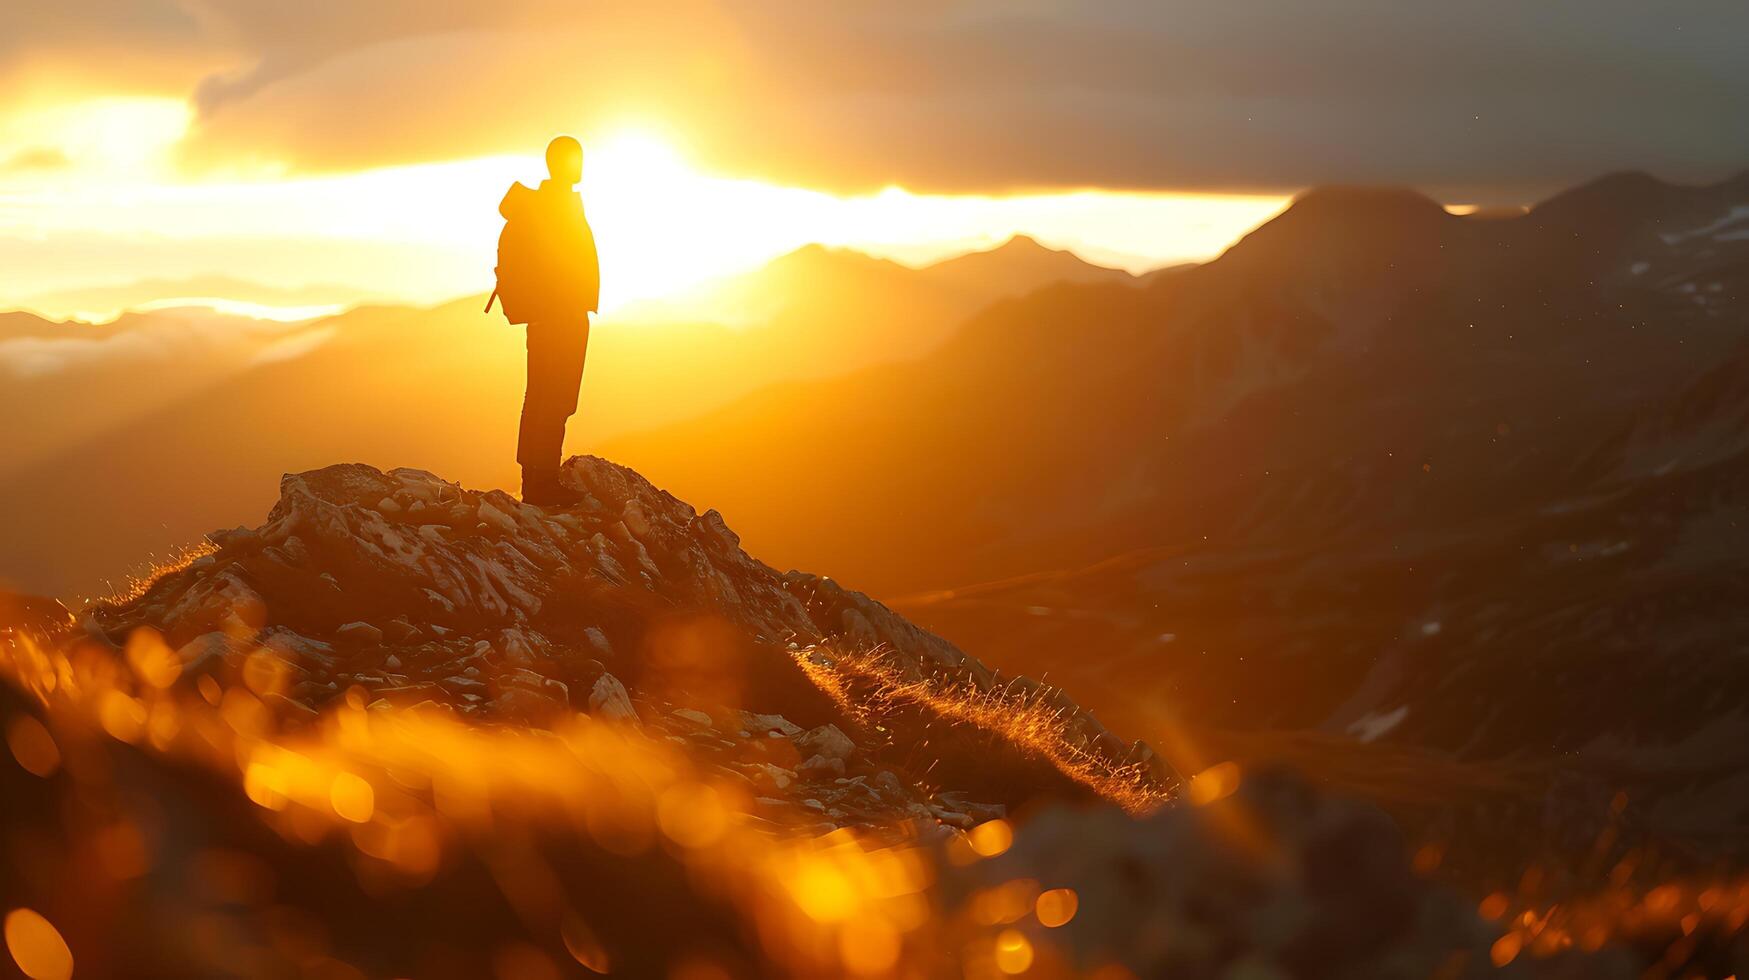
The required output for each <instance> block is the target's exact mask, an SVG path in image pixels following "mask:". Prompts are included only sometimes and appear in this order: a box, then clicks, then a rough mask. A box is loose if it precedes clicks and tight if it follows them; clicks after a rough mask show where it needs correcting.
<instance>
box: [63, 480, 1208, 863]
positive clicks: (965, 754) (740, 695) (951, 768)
mask: <svg viewBox="0 0 1749 980" xmlns="http://www.w3.org/2000/svg"><path fill="white" fill-rule="evenodd" d="M564 479H565V481H566V482H567V483H569V484H570V485H572V486H574V487H576V488H577V489H579V490H581V491H583V493H584V494H585V499H584V501H583V503H582V504H580V505H579V506H577V507H574V508H567V509H563V510H560V509H554V510H544V509H542V508H538V507H534V506H529V505H525V504H523V503H521V502H519V501H518V500H516V499H515V498H514V497H512V496H510V495H508V494H506V493H504V492H502V491H497V490H491V491H486V492H475V491H471V490H466V489H463V488H462V487H460V486H457V485H456V484H453V483H449V482H446V481H444V480H442V479H440V478H438V477H437V476H434V475H432V474H431V473H428V472H424V471H422V470H413V469H396V470H391V471H389V472H386V473H385V472H382V471H379V470H376V469H374V468H372V467H369V466H364V465H360V464H342V465H335V466H329V467H326V468H324V469H320V470H315V471H311V472H307V473H300V474H295V475H287V476H286V477H284V478H283V480H282V481H281V485H280V499H279V501H278V503H277V504H276V505H275V506H274V508H273V510H272V512H271V513H270V514H269V515H268V519H267V521H266V523H264V524H262V525H261V526H260V527H257V528H252V529H251V528H236V529H234V530H229V531H220V532H214V533H212V534H211V535H209V536H208V537H209V541H210V549H201V551H200V552H197V554H198V557H195V558H194V559H193V560H192V561H189V562H187V563H186V564H185V565H183V566H182V567H180V568H177V569H174V570H171V571H168V572H166V573H163V574H161V575H160V576H159V577H158V578H156V579H155V580H154V581H152V582H150V583H149V584H148V585H146V586H145V587H144V588H143V590H142V591H140V592H139V594H137V595H136V596H134V597H132V598H130V599H127V600H125V601H120V602H116V603H111V604H107V605H100V606H97V607H94V608H93V609H91V610H89V611H88V612H87V613H86V614H85V615H84V618H83V624H84V626H85V629H86V631H87V632H89V633H93V634H96V635H99V636H101V637H103V638H106V639H107V640H109V641H110V642H112V643H114V644H116V645H117V646H118V647H122V646H126V645H127V644H129V643H130V642H131V643H135V644H139V643H142V642H157V639H158V638H161V640H162V642H163V645H164V647H165V648H166V649H169V650H173V651H175V653H176V658H175V659H176V662H177V663H178V665H179V673H178V679H177V680H176V683H177V684H185V685H192V686H194V687H196V688H198V689H201V690H211V691H218V690H220V687H221V685H224V684H230V683H232V682H236V681H245V682H248V683H249V686H250V687H251V688H252V689H254V690H256V691H258V692H262V693H261V700H262V701H263V702H264V703H265V704H266V705H268V706H269V707H271V708H272V709H273V713H274V715H275V716H276V719H277V723H278V724H280V725H282V726H296V725H298V724H302V723H306V722H309V721H312V720H314V719H315V718H317V717H318V716H319V715H320V714H321V713H323V711H324V709H325V708H328V707H331V706H335V705H337V704H339V703H346V702H351V703H353V704H357V705H363V706H368V707H371V708H379V707H381V708H387V707H396V708H405V709H409V710H413V711H429V712H441V713H445V714H450V715H454V716H457V717H461V718H466V719H470V720H473V721H476V722H478V723H481V724H489V725H490V724H502V725H517V726H536V727H539V726H544V725H548V724H550V723H552V722H554V721H556V720H559V719H562V718H565V717H569V716H571V715H573V714H574V713H579V712H581V713H588V714H590V715H593V716H596V717H598V718H607V719H612V720H617V721H621V722H624V723H626V724H628V725H634V726H637V727H638V728H641V729H642V730H644V731H645V732H646V733H647V734H650V735H653V736H656V737H659V738H666V739H669V740H672V741H673V742H675V743H677V744H679V745H680V746H681V747H682V748H684V749H685V750H686V751H687V752H688V754H689V755H691V756H693V757H694V758H695V759H697V760H699V761H700V762H701V764H703V765H704V766H706V767H707V768H708V769H710V770H711V771H714V772H716V773H717V774H718V775H719V776H721V777H723V778H728V779H733V780H737V781H745V782H746V783H747V784H749V791H750V793H751V795H752V796H753V797H754V798H755V803H756V805H757V806H756V811H757V817H756V819H761V820H768V821H769V822H770V823H771V824H772V825H773V826H775V827H793V828H799V829H808V830H812V831H821V830H827V829H831V828H833V827H839V826H859V827H864V828H872V827H895V826H904V827H909V828H915V827H918V826H922V827H925V828H927V827H933V826H939V825H947V826H950V827H959V828H968V827H971V826H973V825H975V824H976V823H979V822H982V821H983V820H987V819H990V818H993V817H995V816H999V815H1002V814H1003V813H1005V812H1006V811H1007V810H1008V809H1010V808H1014V807H1018V806H1025V805H1027V804H1029V803H1033V802H1035V801H1042V800H1044V799H1071V800H1072V799H1087V800H1095V799H1100V798H1105V799H1109V800H1112V801H1114V802H1117V803H1119V804H1120V805H1123V806H1125V807H1126V808H1128V809H1130V810H1132V811H1135V812H1139V811H1142V810H1145V809H1148V808H1150V807H1151V805H1152V804H1154V803H1158V802H1160V801H1163V800H1164V799H1166V798H1167V797H1168V796H1169V795H1170V792H1171V789H1172V787H1173V785H1174V783H1175V782H1176V777H1175V776H1174V774H1173V773H1171V772H1170V770H1169V769H1168V768H1167V767H1166V766H1165V765H1164V764H1163V763H1162V762H1161V761H1160V760H1158V759H1157V758H1156V757H1155V756H1154V754H1153V752H1152V751H1151V750H1150V749H1149V748H1148V747H1147V746H1146V745H1145V744H1143V743H1140V742H1136V743H1125V742H1123V741H1121V740H1119V739H1118V738H1116V737H1115V736H1113V735H1112V734H1111V733H1109V732H1107V731H1106V730H1105V729H1104V727H1103V726H1101V725H1100V723H1099V722H1098V721H1097V720H1096V719H1095V718H1094V717H1093V716H1092V714H1091V713H1090V712H1087V711H1084V710H1082V709H1080V708H1079V707H1077V706H1076V705H1075V703H1074V702H1073V701H1072V700H1070V699H1069V698H1068V697H1067V696H1065V695H1064V694H1063V693H1062V692H1061V691H1059V690H1055V689H1052V688H1049V687H1047V686H1044V685H1042V684H1039V683H1038V682H1035V681H1033V680H1031V679H1030V678H1025V677H1013V678H1006V679H1005V678H1002V677H1000V676H999V675H998V674H997V673H996V672H993V671H991V670H990V669H988V668H987V667H985V666H984V665H983V664H982V663H980V662H978V661H977V660H976V659H974V658H972V657H970V656H967V655H966V654H965V653H964V652H962V651H960V650H959V649H957V648H956V647H954V646H953V645H952V644H951V643H949V642H947V641H945V640H943V639H942V638H940V637H938V636H935V635H933V634H931V633H928V632H926V631H924V630H922V629H919V628H918V627H916V626H914V625H912V624H911V623H909V622H907V621H906V620H904V619H903V618H901V617H899V616H897V615H895V614H894V613H892V612H891V611H890V610H888V609H887V608H886V607H884V606H882V605H881V604H880V603H878V602H875V601H874V600H871V599H870V598H868V597H867V596H865V595H862V594H861V593H858V592H853V591H849V590H847V589H844V588H842V587H840V586H839V585H837V584H836V583H834V582H833V581H831V580H830V579H827V578H822V577H820V576H816V575H810V574H806V573H803V572H795V571H791V572H787V573H779V572H777V571H775V570H774V569H772V568H770V567H768V566H766V565H764V564H762V563H761V562H759V561H757V560H755V559H754V558H752V557H750V556H749V555H748V554H747V553H746V552H745V551H743V550H742V548H741V546H740V540H739V538H738V537H737V536H736V535H735V533H734V532H733V531H731V530H730V529H729V527H728V526H727V525H726V524H725V523H724V521H723V518H722V516H721V515H720V514H718V513H717V512H716V511H714V510H709V511H706V512H704V513H703V514H700V513H698V512H697V511H695V510H694V509H693V508H692V507H691V506H689V505H688V504H686V503H685V502H683V501H681V500H678V499H676V498H675V497H673V496H672V495H670V494H668V493H666V492H664V491H662V490H660V489H658V488H656V487H654V486H652V485H651V484H650V483H649V481H647V480H645V479H644V478H643V477H641V476H639V475H638V474H637V473H635V472H633V471H632V470H630V469H627V468H625V467H623V466H618V465H615V464H613V463H610V462H608V461H605V460H602V459H598V458H595V457H589V456H582V457H575V458H573V459H571V460H570V461H569V462H568V463H567V464H566V466H565V469H564ZM141 637H147V638H150V639H149V640H145V641H143V640H141ZM209 677H210V678H212V679H211V680H208V679H207V678H209ZM263 678H266V679H265V680H263ZM202 685H205V687H202Z"/></svg>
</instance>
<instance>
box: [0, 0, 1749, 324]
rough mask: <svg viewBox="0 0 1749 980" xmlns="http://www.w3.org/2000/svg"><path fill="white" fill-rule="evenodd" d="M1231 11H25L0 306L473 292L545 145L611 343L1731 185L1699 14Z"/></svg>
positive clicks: (220, 6) (194, 5) (8, 48)
mask: <svg viewBox="0 0 1749 980" xmlns="http://www.w3.org/2000/svg"><path fill="white" fill-rule="evenodd" d="M1255 6H1258V7H1260V8H1261V10H1252V11H1242V10H1239V9H1238V8H1237V7H1234V8H1232V9H1222V8H1202V7H1198V6H1194V5H1188V4H1169V5H1165V6H1158V5H1148V4H1140V3H1134V4H1132V3H1124V4H1116V5H1111V6H1107V7H1105V8H1104V9H1102V11H1101V12H1100V13H1099V15H1097V16H1088V15H1087V14H1086V12H1085V11H1080V10H1076V9H1074V8H1073V7H1072V6H1069V5H1062V4H1057V3H1049V2H1035V3H1027V4H1021V5H1015V4H996V3H983V2H965V3H958V4H955V5H953V6H952V8H951V9H950V10H949V11H948V12H946V13H944V14H943V15H942V16H940V17H938V18H932V19H922V20H920V19H918V18H916V17H914V16H913V15H912V12H910V11H904V10H900V11H848V10H816V11H811V12H809V13H807V14H806V15H805V16H798V15H796V14H795V13H794V12H786V13H785V14H784V16H781V17H780V16H776V15H775V12H774V11H771V10H767V9H764V8H761V7H758V6H755V5H744V4H717V3H702V2H670V3H662V4H654V5H640V6H638V7H637V8H635V9H633V8H625V9H617V8H616V9H610V10H593V9H592V10H590V11H588V12H587V14H584V13H583V12H580V11H576V10H572V9H570V8H569V7H568V6H566V5H563V4H556V3H549V2H545V0H517V2H513V3H508V4H500V5H494V6H493V7H492V8H491V9H490V10H485V9H481V8H474V7H468V6H465V5H464V6H459V7H453V8H450V7H445V8H439V9H432V8H430V7H429V5H425V4H408V3H389V4H373V5H371V6H370V7H369V8H368V9H358V8H353V7H350V6H348V5H339V4H335V5H318V6H316V7H314V8H310V9H300V10H298V11H297V12H296V14H295V19H294V20H287V19H286V18H287V17H288V16H291V15H290V14H288V13H286V12H284V11H282V10H280V9H279V8H278V7H277V6H275V5H272V4H266V3H250V2H238V3H211V2H204V0H203V2H194V0H189V2H175V0H157V2H152V3H145V4H141V3H110V2H106V0H82V2H78V3H69V4H59V5H55V6H54V7H52V8H51V7H43V6H33V5H28V4H27V5H18V6H15V7H14V8H12V9H8V10H7V11H5V12H3V13H0V36H4V37H5V38H7V40H5V41H0V96H3V97H4V100H3V102H0V105H4V106H5V108H4V109H0V307H6V308H16V307H22V308H32V309H37V310H40V311H41V312H44V313H47V314H49V315H52V316H71V315H75V314H85V315H87V316H92V317H96V318H102V317H104V316H107V315H112V314H113V313H114V312H116V311H117V310H118V309H119V308H120V307H119V306H117V305H116V304H115V299H114V294H115V292H116V287H120V286H124V285H128V284H131V283H136V282H139V281H141V280H171V281H178V280H188V279H195V278H200V277H212V276H216V275H223V276H227V277H232V278H235V279H240V280H245V281H248V282H252V283H258V284H260V285H261V286H263V287H267V288H268V289H274V290H281V291H293V292H298V293H300V294H301V299H300V300H299V301H296V302H289V301H288V302H287V303H285V304H280V305H290V306H294V307H301V306H305V305H323V304H326V305H335V304H338V303H342V302H346V301H348V298H349V297H357V296H361V295H362V296H369V297H374V298H381V299H386V300H392V301H402V302H433V301H437V300H441V299H446V298H450V297H455V296H461V295H466V294H469V293H473V292H484V291H485V290H486V289H488V288H489V286H490V276H491V264H492V261H491V250H492V246H493V242H494V239H495V235H496V227H497V216H496V214H495V211H494V206H495V204H496V200H497V197H498V195H499V194H501V193H502V191H503V188H504V187H505V186H506V185H507V184H508V183H509V182H510V181H512V180H524V181H531V182H532V181H534V180H537V179H538V178H539V177H540V169H539V166H538V163H537V154H538V152H539V149H540V147H541V146H542V145H544V143H545V141H546V139H547V138H548V137H550V136H551V135H552V134H553V133H554V132H556V131H569V132H573V133H575V134H576V135H578V136H580V137H581V138H582V139H583V141H584V143H585V145H586V147H587V148H588V150H589V160H588V163H587V165H586V176H585V184H584V190H585V193H586V199H587V201H588V205H589V209H590V216H591V219H592V221H593V223H594V224H595V226H596V228H597V231H598V233H599V234H600V235H601V237H602V239H603V241H604V242H606V243H608V245H609V246H610V247H608V248H606V249H604V261H605V263H606V268H605V270H604V272H605V275H604V280H605V287H604V299H603V302H604V305H605V308H607V309H612V308H614V307H618V306H623V305H624V304H626V303H629V302H635V301H637V300H643V299H652V298H661V297H666V296H672V295H674V294H675V293H677V292H680V291H684V290H685V289H687V288H689V287H691V286H694V285H697V284H698V283H700V282H702V281H705V280H708V279H710V278H713V277H719V276H724V275H732V274H736V273H740V272H745V271H748V270H750V269H752V268H754V267H756V266H758V265H759V264H761V263H762V262H765V261H767V260H769V259H771V258H773V257H775V256H777V255H780V254H782V253H784V252H786V251H789V250H791V249H794V248H796V247H799V246H802V245H805V244H808V243H816V242H817V243H822V244H827V245H838V246H849V247H853V248H857V249H859V250H862V251H865V252H868V253H870V254H873V255H877V256H883V257H891V258H894V259H898V260H900V261H905V262H910V263H921V262H927V261H930V260H933V259H939V258H943V257H946V256H949V255H952V254H956V253H960V252H964V251H968V250H974V249H979V248H987V247H990V246H992V245H995V244H997V243H999V242H1001V241H1003V240H1005V239H1006V238H1008V237H1009V236H1011V235H1014V234H1017V233H1018V234H1027V235H1030V236H1032V237H1035V238H1038V239H1039V240H1040V241H1042V242H1044V243H1046V244H1048V245H1051V246H1053V247H1059V248H1067V249H1070V250H1073V251H1074V252H1076V253H1077V254H1079V255H1081V256H1082V257H1083V258H1085V259H1088V260H1089V261H1092V262H1096V263H1099V264H1105V265H1112V266H1117V267H1121V268H1125V269H1127V270H1129V271H1131V272H1140V271H1145V270H1146V269H1150V268H1154V267H1158V266H1163V265H1169V264H1174V263H1178V262H1183V261H1194V260H1201V259H1206V258H1209V257H1212V256H1213V255H1214V254H1216V253H1218V252H1219V251H1220V250H1221V249H1223V248H1225V247H1226V246H1227V245H1229V244H1231V242H1232V241H1233V240H1235V239H1236V238H1237V237H1238V236H1240V235H1241V234H1243V233H1244V232H1246V231H1248V230H1249V229H1251V228H1253V227H1255V226H1256V225H1258V224H1260V223H1261V222H1262V221H1263V220H1265V219H1267V218H1268V217H1269V216H1270V215H1272V214H1274V213H1276V212H1278V211H1279V210H1280V208H1281V207H1282V206H1283V204H1285V202H1286V200H1287V198H1288V197H1289V196H1290V195H1291V194H1293V193H1295V192H1297V191H1299V190H1301V189H1304V188H1305V187H1308V186H1311V185H1315V184H1321V183H1330V182H1338V183H1381V182H1386V183H1403V184H1408V185H1411V186H1415V187H1417V188H1420V189H1422V190H1424V191H1426V192H1428V193H1430V194H1431V195H1433V196H1434V197H1436V198H1437V199H1439V200H1441V201H1443V202H1446V203H1448V204H1458V205H1474V204H1480V205H1502V204H1505V205H1523V204H1528V203H1531V202H1532V201H1534V200H1535V199H1537V198H1538V197H1540V196H1543V195H1546V194H1548V193H1551V192H1553V191H1555V190H1557V189H1559V188H1561V187H1565V186H1570V185H1572V184H1575V183H1578V182H1580V181H1582V180H1585V179H1588V178H1590V177H1594V176H1596V175H1598V174H1601V173H1604V172H1607V171H1611V170H1617V169H1646V170H1650V171H1653V172H1656V173H1658V174H1659V175H1660V176H1663V177H1666V178H1669V179H1673V180H1678V181H1702V182H1704V181H1710V180H1716V179H1719V178H1722V177H1724V176H1728V175H1729V174H1731V173H1733V172H1735V171H1737V170H1740V169H1743V168H1744V167H1745V166H1749V136H1745V135H1744V131H1743V128H1742V127H1741V126H1733V125H1731V123H1730V121H1731V120H1733V119H1739V118H1741V116H1742V112H1741V109H1742V106H1741V103H1740V98H1739V96H1738V94H1737V93H1739V92H1740V91H1741V90H1742V89H1743V85H1742V84H1741V83H1742V82H1743V81H1745V79H1744V77H1743V76H1744V72H1745V69H1744V68H1743V62H1742V59H1740V58H1738V57H1736V55H1735V45H1733V44H1732V43H1730V42H1731V39H1732V38H1734V37H1741V36H1742V32H1743V29H1744V28H1745V27H1749V24H1745V19H1746V18H1749V15H1746V14H1745V13H1744V12H1743V11H1742V10H1741V9H1740V8H1739V7H1736V6H1733V5H1730V4H1725V3H1695V4H1685V5H1684V6H1683V9H1682V11H1681V12H1680V15H1679V16H1663V15H1662V13H1661V12H1652V11H1647V10H1645V9H1643V8H1642V7H1641V6H1640V5H1635V4H1631V3H1626V2H1615V0H1610V2H1606V3H1592V4H1587V5H1585V12H1586V17H1585V18H1584V20H1583V22H1582V23H1580V22H1577V21H1576V20H1575V18H1573V17H1571V16H1568V14H1570V13H1571V12H1572V11H1571V10H1568V9H1567V8H1570V7H1572V6H1573V5H1571V4H1555V5H1551V6H1550V7H1549V8H1548V9H1540V8H1538V9H1531V8H1526V7H1524V6H1523V5H1520V4H1512V3H1504V2H1490V3H1488V4H1486V5H1484V7H1483V8H1481V9H1465V10H1462V11H1457V10H1438V9H1415V8H1408V7H1404V6H1403V5H1398V4H1382V3H1377V2H1372V0H1346V2H1344V3H1343V4H1340V5H1339V6H1338V7H1337V8H1334V9H1322V10H1319V11H1317V12H1311V11H1307V10H1303V9H1301V8H1299V7H1298V6H1296V5H1293V4H1286V3H1280V2H1267V3H1261V4H1258V5H1255ZM1260 12H1261V13H1263V14H1266V15H1267V16H1254V15H1255V14H1257V13H1260ZM1342 23H1350V24H1357V25H1362V26H1363V29H1361V30H1346V29H1344V30H1334V29H1333V28H1334V26H1335V25H1337V24H1342ZM1576 25H1577V26H1576ZM1412 46H1415V50H1417V51H1418V52H1419V53H1418V55H1417V58H1416V59H1413V60H1409V59H1402V58H1398V57H1393V56H1392V52H1394V51H1401V50H1409V49H1410V48H1411V47H1412ZM1162 49H1164V50H1166V51H1168V52H1169V53H1170V56H1169V57H1160V54H1159V52H1160V51H1161V50H1162ZM1209 50H1221V51H1223V52H1225V54H1224V55H1223V57H1222V58H1219V59H1211V58H1209V57H1207V56H1206V54H1202V53H1200V52H1204V51H1209ZM1554 73H1559V74H1560V75H1561V77H1562V78H1563V79H1564V81H1563V83H1562V84H1561V85H1559V86H1547V87H1545V88H1544V89H1543V91H1544V96H1543V97H1540V98H1538V99H1535V100H1525V99H1523V98H1521V95H1522V91H1523V87H1522V84H1521V83H1522V82H1523V81H1525V80H1534V79H1539V78H1546V77H1549V76H1551V75H1552V74H1554ZM949 79H951V80H952V82H953V84H954V86H955V88H954V91H955V92H956V93H957V94H956V95H955V97H954V98H951V99H944V98H942V97H941V86H942V85H943V84H945V83H946V82H947V81H948V80H949ZM1457 81H1462V82H1463V84H1462V85H1456V84H1453V83H1454V82H1457ZM161 298H162V299H213V300H231V301H237V300H239V299H241V297H239V296H213V297H198V296H197V297H186V296H165V297H161ZM265 305H268V306H273V305H275V304H265ZM264 312H269V313H271V312H273V310H271V309H269V310H265V311H264ZM294 312H295V311H294Z"/></svg>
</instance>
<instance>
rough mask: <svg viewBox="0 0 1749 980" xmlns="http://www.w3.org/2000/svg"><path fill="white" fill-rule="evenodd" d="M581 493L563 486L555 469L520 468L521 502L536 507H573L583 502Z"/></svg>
mask: <svg viewBox="0 0 1749 980" xmlns="http://www.w3.org/2000/svg"><path fill="white" fill-rule="evenodd" d="M583 496H584V495H583V491H581V490H577V489H574V488H572V487H568V486H565V484H564V483H562V482H560V480H559V471H558V469H557V468H554V469H546V468H544V467H542V468H535V467H530V466H524V467H523V468H522V502H523V503H525V504H534V505H535V506H536V507H575V506H576V505H578V504H580V503H582V502H583Z"/></svg>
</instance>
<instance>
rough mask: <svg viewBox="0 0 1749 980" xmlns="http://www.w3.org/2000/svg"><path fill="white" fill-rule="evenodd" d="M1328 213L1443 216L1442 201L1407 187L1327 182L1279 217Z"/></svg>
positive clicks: (1316, 217)
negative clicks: (1327, 183)
mask: <svg viewBox="0 0 1749 980" xmlns="http://www.w3.org/2000/svg"><path fill="white" fill-rule="evenodd" d="M1332 215H1334V216H1338V217H1342V218H1345V219H1348V218H1353V217H1356V216H1370V217H1399V216H1400V217H1406V218H1411V219H1422V218H1428V217H1434V216H1439V217H1445V216H1447V214H1446V210H1445V207H1444V205H1442V204H1440V203H1439V202H1438V201H1435V200H1434V199H1433V198H1431V197H1428V196H1427V195H1426V194H1423V193H1421V192H1420V191H1417V190H1413V189H1411V188H1408V187H1368V186H1360V185H1347V184H1329V185H1323V186H1319V187H1314V188H1312V189H1311V190H1309V191H1306V192H1305V193H1303V194H1301V195H1300V196H1299V197H1297V198H1295V199H1294V202H1293V203H1292V204H1291V205H1289V206H1288V209H1287V210H1286V211H1283V212H1282V214H1281V217H1282V218H1291V219H1297V220H1322V219H1324V218H1326V217H1329V216H1332ZM1278 220H1279V219H1278Z"/></svg>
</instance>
